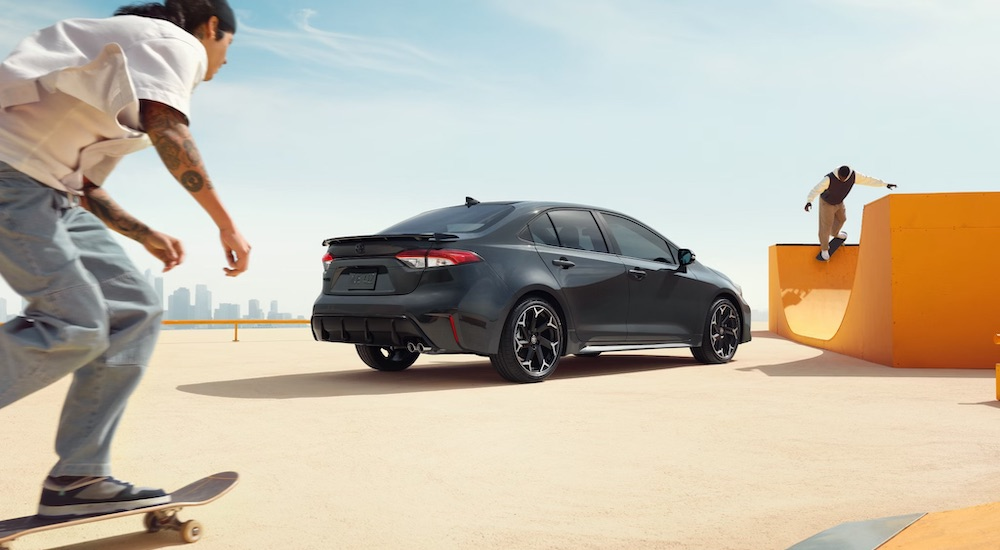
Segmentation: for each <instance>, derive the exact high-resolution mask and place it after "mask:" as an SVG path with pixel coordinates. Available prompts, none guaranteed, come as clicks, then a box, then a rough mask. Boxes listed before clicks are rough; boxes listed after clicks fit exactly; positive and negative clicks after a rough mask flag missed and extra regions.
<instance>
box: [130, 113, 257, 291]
mask: <svg viewBox="0 0 1000 550" xmlns="http://www.w3.org/2000/svg"><path fill="white" fill-rule="evenodd" d="M140 116H141V118H142V125H143V129H144V130H145V131H146V133H147V134H149V138H150V140H151V141H152V142H153V146H154V147H156V151H157V153H159V155H160V159H161V160H162V161H163V165H164V166H166V167H167V170H169V171H170V173H171V175H173V176H174V178H175V179H176V180H177V181H178V182H180V184H181V185H183V186H184V188H185V189H187V190H188V192H189V193H191V196H193V197H194V199H195V200H196V201H197V202H198V204H199V205H201V207H202V209H204V210H205V212H206V213H208V215H209V216H210V217H211V218H212V221H213V222H215V225H216V227H218V228H219V236H220V239H221V240H222V248H223V250H224V251H225V254H226V262H227V263H228V264H229V267H227V268H223V269H224V270H225V271H226V275H229V276H230V277H235V276H237V275H239V274H240V273H243V272H244V271H246V270H247V267H249V261H250V244H249V243H247V241H246V239H244V238H243V235H241V234H240V232H239V231H238V230H237V229H236V224H235V223H233V220H232V218H230V217H229V213H228V212H226V209H225V207H223V206H222V201H221V200H220V199H219V196H218V195H217V194H216V193H215V189H214V188H213V187H212V181H211V179H209V177H208V172H207V171H206V169H205V164H204V162H202V159H201V153H199V152H198V146H197V145H196V144H195V141H194V137H193V136H192V135H191V130H190V129H189V128H188V120H187V117H186V116H184V115H183V114H182V113H181V112H180V111H178V110H176V109H174V108H173V107H170V106H169V105H165V104H163V103H159V102H156V101H149V100H142V101H140Z"/></svg>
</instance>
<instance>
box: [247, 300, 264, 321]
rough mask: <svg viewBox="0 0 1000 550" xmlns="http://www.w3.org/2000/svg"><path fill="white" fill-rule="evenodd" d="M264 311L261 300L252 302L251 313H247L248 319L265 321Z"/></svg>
mask: <svg viewBox="0 0 1000 550" xmlns="http://www.w3.org/2000/svg"><path fill="white" fill-rule="evenodd" d="M263 318H264V310H263V309H261V307H260V300H250V311H249V312H248V313H247V319H263Z"/></svg>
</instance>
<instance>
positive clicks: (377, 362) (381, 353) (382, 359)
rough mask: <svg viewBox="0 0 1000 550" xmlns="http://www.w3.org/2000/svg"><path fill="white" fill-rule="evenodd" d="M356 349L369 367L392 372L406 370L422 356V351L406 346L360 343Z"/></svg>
mask: <svg viewBox="0 0 1000 550" xmlns="http://www.w3.org/2000/svg"><path fill="white" fill-rule="evenodd" d="M354 349H356V350H357V351H358V357H360V358H361V360H362V361H364V362H365V364H366V365H368V366H369V367H371V368H373V369H375V370H382V371H390V372H396V371H401V370H405V369H406V368H408V367H409V366H410V365H412V364H413V362H414V361H416V360H417V357H419V356H420V352H417V351H407V350H406V348H390V347H380V346H362V345H360V344H359V345H356V346H354Z"/></svg>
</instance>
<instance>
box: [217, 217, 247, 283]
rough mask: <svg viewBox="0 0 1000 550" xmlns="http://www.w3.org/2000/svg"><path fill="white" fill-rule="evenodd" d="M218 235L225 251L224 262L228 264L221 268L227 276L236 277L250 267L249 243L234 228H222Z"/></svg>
mask: <svg viewBox="0 0 1000 550" xmlns="http://www.w3.org/2000/svg"><path fill="white" fill-rule="evenodd" d="M219 237H220V238H221V239H222V249H223V250H225V252H226V263H228V264H229V267H224V268H222V269H223V271H225V272H226V276H227V277H236V276H237V275H239V274H240V273H243V272H244V271H246V270H247V268H248V267H250V243H248V242H247V241H246V239H244V238H243V235H240V232H239V231H237V230H236V229H223V230H222V231H220V233H219Z"/></svg>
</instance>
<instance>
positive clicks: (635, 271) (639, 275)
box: [628, 267, 646, 281]
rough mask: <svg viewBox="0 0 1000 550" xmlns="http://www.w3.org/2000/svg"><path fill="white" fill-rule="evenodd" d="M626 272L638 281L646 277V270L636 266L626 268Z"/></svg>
mask: <svg viewBox="0 0 1000 550" xmlns="http://www.w3.org/2000/svg"><path fill="white" fill-rule="evenodd" d="M628 274H629V275H631V276H633V277H635V278H636V280H638V281H641V280H643V279H645V278H646V272H645V271H644V270H642V269H639V268H637V267H633V268H632V269H630V270H628Z"/></svg>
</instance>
